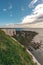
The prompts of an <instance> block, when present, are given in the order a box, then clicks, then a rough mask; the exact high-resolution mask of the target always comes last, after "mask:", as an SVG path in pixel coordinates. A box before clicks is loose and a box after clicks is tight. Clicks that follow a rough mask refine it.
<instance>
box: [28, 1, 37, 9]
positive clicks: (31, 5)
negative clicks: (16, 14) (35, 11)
mask: <svg viewBox="0 0 43 65" xmlns="http://www.w3.org/2000/svg"><path fill="white" fill-rule="evenodd" d="M37 1H38V0H32V1H31V3H30V4H29V5H28V6H29V7H30V8H32V7H34V4H35V3H36V2H37Z"/></svg>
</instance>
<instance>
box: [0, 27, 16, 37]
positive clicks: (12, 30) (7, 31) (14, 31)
mask: <svg viewBox="0 0 43 65" xmlns="http://www.w3.org/2000/svg"><path fill="white" fill-rule="evenodd" d="M1 30H3V31H4V32H5V33H6V34H7V35H9V36H13V35H16V30H15V29H11V28H5V29H1Z"/></svg>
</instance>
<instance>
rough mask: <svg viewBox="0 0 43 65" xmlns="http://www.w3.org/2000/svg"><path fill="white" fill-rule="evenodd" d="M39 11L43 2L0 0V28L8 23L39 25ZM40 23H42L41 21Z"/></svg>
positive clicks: (35, 0)
mask: <svg viewBox="0 0 43 65" xmlns="http://www.w3.org/2000/svg"><path fill="white" fill-rule="evenodd" d="M37 9H38V10H37ZM41 9H42V10H41ZM41 11H43V0H0V26H1V25H4V24H10V23H14V24H19V23H22V24H24V23H26V24H27V23H29V24H30V23H31V24H34V23H39V22H40V21H39V18H42V17H43V15H41V14H43V12H42V13H40V12H41ZM39 13H40V14H39ZM39 15H40V16H41V17H39ZM37 19H38V21H37ZM41 21H42V23H43V20H42V19H41Z"/></svg>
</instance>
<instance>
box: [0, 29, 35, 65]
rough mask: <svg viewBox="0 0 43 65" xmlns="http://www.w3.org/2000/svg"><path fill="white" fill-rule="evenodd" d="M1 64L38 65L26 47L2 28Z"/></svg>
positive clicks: (0, 36) (0, 40)
mask: <svg viewBox="0 0 43 65" xmlns="http://www.w3.org/2000/svg"><path fill="white" fill-rule="evenodd" d="M0 65H36V64H35V63H34V62H33V61H32V56H31V55H29V54H28V53H27V52H26V50H25V48H24V47H22V46H21V44H20V43H19V42H18V41H15V40H13V39H12V38H11V37H10V36H8V35H6V34H5V33H4V32H3V31H1V30H0Z"/></svg>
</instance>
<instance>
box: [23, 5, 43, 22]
mask: <svg viewBox="0 0 43 65" xmlns="http://www.w3.org/2000/svg"><path fill="white" fill-rule="evenodd" d="M38 22H43V4H38V5H37V6H36V7H35V8H34V10H33V12H32V13H31V15H27V16H25V17H24V18H23V19H22V23H38Z"/></svg>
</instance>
